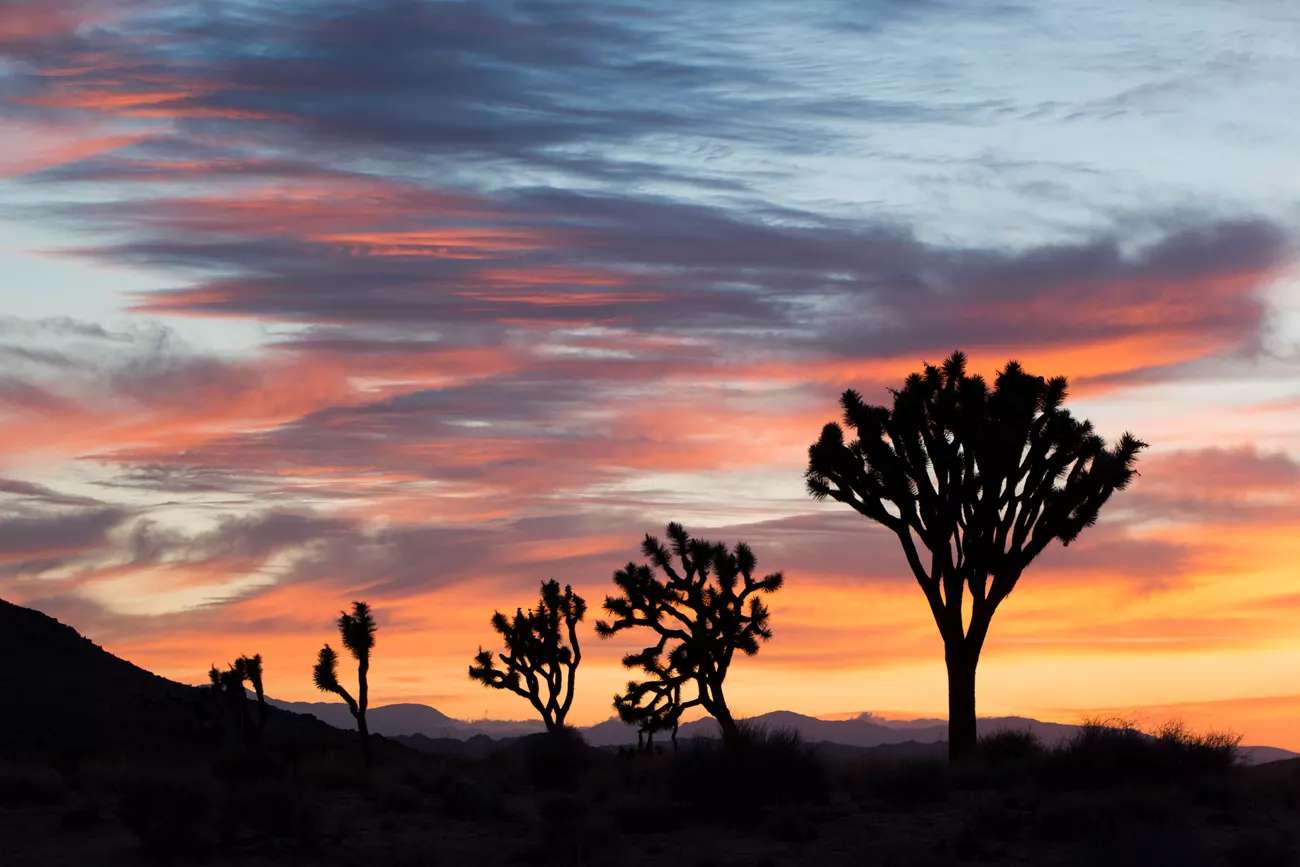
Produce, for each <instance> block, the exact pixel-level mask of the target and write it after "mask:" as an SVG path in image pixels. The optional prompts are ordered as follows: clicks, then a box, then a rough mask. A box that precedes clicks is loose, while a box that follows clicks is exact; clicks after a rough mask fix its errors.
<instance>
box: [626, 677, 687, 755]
mask: <svg viewBox="0 0 1300 867" xmlns="http://www.w3.org/2000/svg"><path fill="white" fill-rule="evenodd" d="M641 667H642V670H643V671H645V672H646V673H647V674H650V675H652V676H651V677H650V678H648V679H646V680H643V681H628V684H627V692H625V693H624V694H622V695H616V696H614V709H615V710H616V711H617V712H618V718H619V719H620V720H622V721H623V722H625V723H627V724H628V725H633V726H636V745H637V748H638V749H639V750H643V751H645V752H650V751H652V750H653V749H654V743H655V735H656V734H658V733H659V732H665V731H666V732H668V737H669V739H670V740H671V741H672V744H673V751H674V752H675V751H676V750H677V729H678V727H679V726H680V725H681V718H682V684H684V683H688V682H690V680H691V679H690V678H689V677H682V676H679V673H677V672H674V671H670V670H669V669H668V667H667V666H665V665H663V664H662V663H660V662H659V661H658V660H655V661H653V662H651V663H650V665H649V667H647V666H646V665H644V664H642V666H641Z"/></svg>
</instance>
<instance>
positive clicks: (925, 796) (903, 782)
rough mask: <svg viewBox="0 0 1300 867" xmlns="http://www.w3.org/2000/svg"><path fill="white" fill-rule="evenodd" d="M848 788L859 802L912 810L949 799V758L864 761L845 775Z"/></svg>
mask: <svg viewBox="0 0 1300 867" xmlns="http://www.w3.org/2000/svg"><path fill="white" fill-rule="evenodd" d="M845 788H846V789H847V790H848V792H849V795H850V796H851V797H852V798H853V799H854V800H855V801H858V802H859V803H865V804H870V805H871V806H873V807H881V808H884V809H889V810H911V809H915V808H917V807H925V806H932V805H934V804H940V803H943V802H944V801H947V800H948V798H949V796H950V795H951V793H952V788H953V786H952V774H951V772H950V770H949V767H948V764H947V762H945V761H942V760H940V759H938V758H935V759H903V760H898V761H871V762H864V763H862V764H860V765H858V766H856V767H855V768H853V769H852V772H851V773H850V774H848V775H847V776H846V779H845Z"/></svg>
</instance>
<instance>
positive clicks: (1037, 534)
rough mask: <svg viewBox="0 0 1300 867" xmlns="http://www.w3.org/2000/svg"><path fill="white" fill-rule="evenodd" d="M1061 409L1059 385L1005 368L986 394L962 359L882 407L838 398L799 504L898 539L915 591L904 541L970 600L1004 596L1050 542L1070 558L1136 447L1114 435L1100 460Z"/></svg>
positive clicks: (1085, 431)
mask: <svg viewBox="0 0 1300 867" xmlns="http://www.w3.org/2000/svg"><path fill="white" fill-rule="evenodd" d="M1066 396H1067V383H1066V380H1065V378H1064V377H1055V378H1052V379H1045V378H1043V377H1041V376H1034V375H1032V374H1029V373H1027V372H1026V371H1025V370H1024V369H1023V368H1022V367H1021V366H1020V365H1019V364H1018V363H1017V362H1015V361H1012V362H1009V363H1008V364H1007V365H1006V367H1004V368H1003V369H1002V371H1001V372H999V373H998V375H997V377H996V379H995V380H994V384H993V387H992V388H989V387H988V385H987V384H986V383H985V381H984V379H983V378H982V377H980V376H978V375H970V374H968V373H967V372H966V356H965V355H963V354H962V353H960V352H954V353H953V354H952V355H951V356H950V357H949V358H948V359H947V360H945V361H944V362H943V364H942V365H940V366H935V365H929V364H927V365H925V367H924V370H923V371H922V372H920V373H913V374H912V375H910V376H909V377H908V378H907V380H906V381H905V382H904V384H903V387H902V388H901V389H898V390H896V391H894V392H893V405H892V406H890V407H886V406H876V405H873V404H868V403H866V402H865V401H864V400H863V399H862V396H861V395H859V394H858V393H857V392H856V391H853V390H848V391H845V392H844V395H843V397H842V399H841V405H842V407H843V410H844V426H843V427H842V426H841V425H839V424H836V423H834V422H832V423H830V424H827V425H826V426H825V427H824V428H823V429H822V432H821V437H820V438H819V439H818V440H817V442H816V443H814V444H813V445H812V446H811V447H810V448H809V450H808V470H807V473H806V475H805V478H806V480H807V485H808V491H809V493H810V494H811V495H812V496H813V497H815V498H817V499H822V498H826V497H830V498H832V499H835V500H839V501H840V502H843V503H846V504H848V505H850V506H852V507H853V508H854V509H856V510H857V511H858V512H860V513H862V514H863V515H865V516H867V517H868V518H871V519H873V520H875V521H877V522H879V523H881V524H883V525H884V526H886V527H888V528H889V529H891V530H893V531H894V532H896V533H897V534H899V536H900V538H902V539H903V543H904V549H905V551H906V552H907V554H908V559H909V563H910V564H911V566H912V568H913V571H914V572H916V573H917V578H918V580H923V581H924V580H937V576H936V575H935V574H934V572H935V569H932V568H931V569H927V568H925V564H923V563H921V562H920V560H919V558H917V557H916V556H915V553H914V549H909V546H914V545H915V541H914V540H919V541H920V542H921V543H922V544H923V545H924V546H925V547H926V548H927V549H928V550H929V551H930V552H931V553H932V555H933V556H934V557H935V558H937V560H936V561H935V562H936V566H937V568H938V570H939V571H940V572H947V573H950V574H952V573H961V574H962V575H963V576H965V580H967V581H968V582H969V583H970V585H971V589H972V592H973V593H974V594H975V596H976V598H977V599H981V598H983V597H984V594H985V593H986V591H987V592H988V593H989V595H990V596H991V597H992V596H1005V595H1006V593H1009V592H1010V589H1011V587H1012V586H1014V583H1015V581H1016V579H1017V578H1018V577H1019V574H1020V572H1021V571H1022V570H1023V569H1024V567H1025V566H1026V565H1027V564H1028V563H1029V562H1030V561H1031V560H1032V559H1033V558H1034V557H1035V556H1037V554H1038V553H1039V552H1041V551H1042V550H1043V548H1044V547H1045V546H1046V545H1047V544H1048V543H1049V542H1050V541H1052V540H1053V539H1059V540H1060V541H1061V542H1062V543H1064V544H1069V543H1070V542H1072V541H1073V540H1074V539H1075V538H1077V537H1078V535H1079V533H1080V532H1081V531H1082V530H1083V529H1084V528H1085V527H1088V526H1090V525H1091V524H1093V523H1094V522H1095V521H1096V520H1097V515H1098V513H1099V511H1100V509H1101V507H1102V505H1103V504H1105V502H1106V501H1107V500H1108V499H1109V498H1110V496H1111V494H1112V493H1114V492H1115V491H1118V490H1122V489H1123V488H1125V487H1126V486H1127V485H1128V484H1129V482H1130V481H1131V480H1132V479H1133V477H1134V475H1135V474H1136V468H1135V466H1136V461H1137V455H1138V453H1139V452H1140V451H1141V450H1142V449H1143V448H1144V447H1145V445H1146V444H1145V443H1143V442H1142V441H1141V440H1138V439H1137V438H1136V437H1134V436H1132V435H1131V434H1128V433H1125V434H1124V435H1123V436H1122V437H1120V439H1119V441H1118V442H1117V443H1116V444H1115V445H1114V446H1113V447H1107V445H1106V443H1105V441H1104V440H1103V439H1102V438H1101V437H1099V436H1098V435H1097V434H1096V433H1094V431H1093V429H1092V425H1091V424H1090V423H1089V422H1088V421H1086V420H1081V419H1076V418H1074V416H1072V415H1071V414H1070V411H1069V410H1067V409H1065V408H1064V406H1063V403H1064V401H1065V398H1066ZM846 427H847V428H851V429H852V430H853V431H854V433H855V436H854V438H852V439H848V438H847V437H846V436H845V428H846ZM989 575H993V576H995V586H994V587H993V588H991V589H990V588H986V587H985V586H984V582H985V581H987V578H988V576H989Z"/></svg>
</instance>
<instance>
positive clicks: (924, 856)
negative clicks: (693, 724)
mask: <svg viewBox="0 0 1300 867" xmlns="http://www.w3.org/2000/svg"><path fill="white" fill-rule="evenodd" d="M739 732H740V734H739V738H738V740H737V741H736V742H735V743H734V744H732V745H731V747H730V748H727V747H724V746H723V745H722V744H721V742H718V741H703V740H694V741H690V742H687V743H684V744H683V745H682V748H681V749H680V750H679V751H677V752H673V751H671V750H668V751H663V750H657V751H650V752H637V751H634V750H631V749H626V750H622V751H614V750H597V749H593V748H590V747H587V746H586V745H585V744H583V743H582V740H581V738H580V736H578V735H577V733H576V732H574V731H572V730H560V731H559V732H557V733H551V734H541V735H534V736H531V737H526V738H520V739H516V740H513V741H505V742H502V743H501V744H500V748H499V749H498V750H496V751H495V752H493V753H491V754H489V755H488V756H486V757H483V758H478V759H469V758H465V759H456V758H446V757H435V756H431V755H425V754H418V753H412V752H408V751H400V752H398V751H394V752H389V753H383V752H382V751H380V752H379V753H377V755H376V761H375V764H374V767H373V768H371V769H369V770H367V768H366V767H365V765H364V762H363V760H362V759H361V757H360V756H358V755H357V754H356V753H355V752H352V751H347V750H340V749H337V748H336V749H324V750H314V751H308V752H306V753H303V754H299V755H293V756H286V755H284V754H283V753H281V754H278V755H276V756H274V757H272V758H271V759H270V760H269V761H268V762H267V763H265V764H264V765H257V766H254V765H244V766H241V770H240V771H239V772H233V773H232V772H231V771H230V769H229V768H222V767H220V766H218V765H217V764H215V763H214V764H212V765H210V766H206V767H200V768H198V769H196V768H194V767H175V766H168V765H163V764H159V765H157V766H151V765H149V764H148V763H147V762H134V763H130V764H124V763H112V762H110V763H104V762H101V761H97V760H83V761H79V762H75V763H69V764H67V765H65V766H64V767H63V768H61V769H59V770H51V769H50V768H48V767H43V768H39V769H37V768H33V767H27V766H23V765H19V764H7V765H3V766H0V823H4V824H0V829H3V830H6V831H12V830H13V828H14V823H15V822H17V821H19V817H21V822H22V823H23V825H24V827H27V828H30V829H31V831H32V832H34V833H37V834H38V835H39V834H40V833H44V834H47V835H49V836H48V837H47V838H45V839H47V840H51V841H53V840H55V839H56V838H57V836H58V834H61V833H62V834H67V833H68V832H69V829H74V830H75V832H76V839H77V841H79V842H78V843H77V844H76V845H75V846H71V847H69V846H68V845H65V846H64V847H63V848H62V849H61V850H59V851H62V852H64V853H65V854H66V853H72V854H73V855H75V853H76V852H77V851H79V850H78V848H77V847H78V846H81V847H84V849H85V854H86V857H89V858H92V860H93V858H95V857H100V858H107V857H110V856H111V858H110V860H112V862H113V863H117V864H136V863H139V864H147V863H169V862H171V863H176V862H190V861H199V860H206V861H209V862H213V863H236V864H263V863H272V862H277V861H278V862H306V861H310V862H311V863H322V864H340V865H342V864H355V863H363V862H367V861H382V862H383V863H388V864H398V865H415V864H466V863H474V864H485V865H493V864H501V865H506V864H566V865H584V864H592V865H594V864H607V863H610V861H609V858H610V853H611V852H612V851H617V852H618V853H619V855H618V861H619V863H620V864H627V865H640V864H646V865H648V864H657V863H663V861H664V860H665V859H669V858H671V859H672V860H673V861H674V863H682V864H686V865H701V867H703V865H740V864H770V865H785V864H791V865H793V864H800V865H804V864H808V863H832V862H834V863H841V862H843V863H847V861H845V860H844V859H847V858H848V855H849V854H854V855H855V857H857V858H858V859H859V860H860V861H861V863H879V864H884V865H891V864H892V865H912V867H924V865H940V864H954V863H970V864H981V863H1001V862H1003V861H1007V862H1014V863H1033V864H1042V865H1085V864H1089V865H1090V864H1097V863H1105V864H1107V865H1121V867H1122V865H1128V864H1137V863H1139V861H1144V863H1145V864H1148V865H1149V864H1161V863H1178V864H1179V865H1180V867H1198V865H1229V867H1236V865H1240V867H1246V865H1266V864H1267V865H1286V864H1292V863H1295V859H1296V858H1297V853H1298V852H1300V850H1298V849H1297V843H1298V839H1297V838H1298V836H1300V827H1297V825H1296V823H1294V822H1289V821H1287V818H1288V817H1290V818H1294V815H1295V811H1296V809H1297V806H1298V805H1300V764H1296V763H1283V764H1280V765H1277V766H1264V767H1258V768H1244V767H1241V766H1239V765H1238V764H1237V763H1236V762H1235V760H1234V758H1235V749H1236V745H1235V741H1234V739H1233V738H1231V737H1227V736H1222V735H1215V734H1208V735H1206V734H1197V733H1192V732H1189V731H1187V730H1186V729H1184V728H1181V727H1179V726H1168V727H1165V728H1162V729H1159V730H1156V731H1153V732H1143V731H1139V730H1138V729H1137V728H1135V727H1133V726H1130V725H1126V724H1122V723H1104V722H1094V723H1090V724H1088V725H1087V726H1085V727H1084V728H1083V729H1082V730H1081V731H1080V732H1079V734H1078V736H1077V737H1075V738H1073V739H1072V740H1069V741H1067V742H1065V743H1063V744H1061V745H1059V746H1056V747H1045V746H1044V745H1042V744H1041V743H1040V742H1038V741H1037V740H1036V739H1035V738H1034V737H1033V736H1031V735H1029V734H1027V733H1017V732H1010V733H1003V734H999V735H996V736H993V737H990V738H986V739H983V740H981V741H980V742H979V744H978V746H977V749H976V750H975V751H974V752H973V753H972V754H971V755H970V756H968V757H967V758H966V759H964V760H963V761H962V762H960V763H957V764H955V765H950V764H949V763H948V761H947V759H946V757H945V756H944V755H943V754H942V753H939V752H936V753H934V754H933V755H932V757H931V758H926V759H912V760H903V759H885V758H878V757H871V756H870V755H868V754H866V753H854V752H853V751H851V750H845V749H843V748H836V747H833V746H831V745H825V744H820V745H819V744H808V743H804V742H802V741H801V740H800V739H799V738H798V737H797V736H795V735H793V734H791V733H788V732H782V731H766V730H762V729H756V728H750V727H747V726H746V725H745V724H744V723H741V724H740V726H739ZM377 744H380V745H383V744H386V742H384V741H382V739H381V740H379V741H377ZM393 749H394V750H396V748H393ZM16 804H21V805H22V807H21V809H17V808H15V805H16ZM24 839H26V840H28V841H29V844H30V843H31V842H32V841H34V840H35V838H33V837H31V836H30V835H29V836H27V837H25V838H24ZM52 845H53V843H51V846H52ZM49 851H50V850H46V851H45V852H44V853H43V852H42V850H40V848H39V846H36V847H35V848H30V847H29V846H27V845H25V847H24V848H23V849H22V850H20V852H21V853H30V854H29V855H24V856H23V857H28V860H26V861H24V860H22V859H21V858H20V859H19V860H17V861H14V862H10V863H18V864H23V863H30V864H36V863H41V864H45V863H60V862H59V861H57V860H43V859H42V855H43V854H48V852H49ZM91 853H94V855H93V856H92V854H91ZM105 853H109V854H107V855H106V854H105ZM1167 857H1176V858H1177V860H1176V862H1175V861H1170V860H1167ZM67 863H73V862H72V861H68V862H67ZM83 863H85V862H83Z"/></svg>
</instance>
